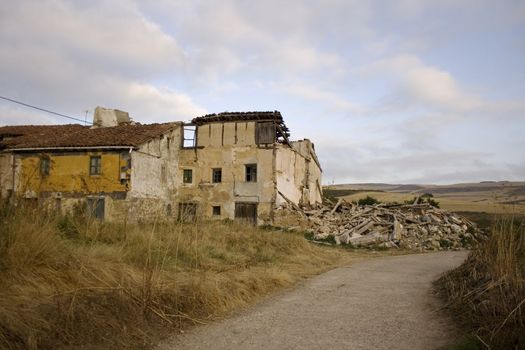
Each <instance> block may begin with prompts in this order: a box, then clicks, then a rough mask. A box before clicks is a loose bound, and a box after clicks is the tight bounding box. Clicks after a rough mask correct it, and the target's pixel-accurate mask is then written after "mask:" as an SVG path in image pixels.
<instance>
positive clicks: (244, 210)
mask: <svg viewBox="0 0 525 350" xmlns="http://www.w3.org/2000/svg"><path fill="white" fill-rule="evenodd" d="M235 220H241V221H245V222H248V223H250V224H252V225H255V224H256V223H257V203H235Z"/></svg>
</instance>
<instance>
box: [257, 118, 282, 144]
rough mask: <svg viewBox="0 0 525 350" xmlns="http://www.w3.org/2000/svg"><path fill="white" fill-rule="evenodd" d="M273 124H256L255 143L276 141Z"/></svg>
mask: <svg viewBox="0 0 525 350" xmlns="http://www.w3.org/2000/svg"><path fill="white" fill-rule="evenodd" d="M276 137H277V135H276V130H275V123H274V122H258V123H257V127H256V130H255V143H257V144H263V143H274V142H275V139H276Z"/></svg>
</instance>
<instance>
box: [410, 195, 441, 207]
mask: <svg viewBox="0 0 525 350" xmlns="http://www.w3.org/2000/svg"><path fill="white" fill-rule="evenodd" d="M433 197H434V195H433V194H432V193H423V194H422V195H421V196H419V197H414V198H412V199H409V200H406V201H405V202H404V203H405V204H414V203H415V204H424V203H426V204H429V205H431V206H433V207H434V208H439V202H438V201H436V200H435V199H434V198H433Z"/></svg>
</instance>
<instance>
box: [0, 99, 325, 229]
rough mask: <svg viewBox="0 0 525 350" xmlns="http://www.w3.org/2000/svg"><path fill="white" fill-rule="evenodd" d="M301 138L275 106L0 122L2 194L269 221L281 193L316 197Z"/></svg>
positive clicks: (39, 201) (316, 172) (106, 209)
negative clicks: (87, 120) (188, 118)
mask: <svg viewBox="0 0 525 350" xmlns="http://www.w3.org/2000/svg"><path fill="white" fill-rule="evenodd" d="M320 182H321V167H320V164H319V161H318V159H317V157H316V155H315V150H314V146H313V144H312V142H310V141H309V140H307V139H305V140H301V141H291V140H290V139H289V132H288V129H287V127H286V125H285V124H284V121H283V118H282V116H281V114H280V113H279V112H277V111H275V112H246V113H244V112H240V113H239V112H237V113H227V112H226V113H220V114H210V115H206V116H203V117H198V118H195V119H193V120H192V123H187V124H185V123H182V122H173V123H164V124H139V123H133V122H131V121H130V119H129V116H128V115H127V113H125V112H121V111H118V110H109V109H103V108H97V109H96V111H95V116H94V125H93V126H92V127H89V126H82V125H76V124H73V125H71V124H70V125H41V126H34V125H29V126H4V127H0V196H1V198H2V199H3V200H4V201H10V202H11V203H20V202H25V203H28V204H32V205H42V206H46V207H48V208H55V209H56V210H61V211H65V210H70V209H72V208H73V207H74V206H77V207H78V206H80V207H87V208H88V209H89V210H90V212H91V213H92V214H93V215H94V216H96V217H98V218H101V219H104V218H105V219H110V220H128V221H136V220H139V219H148V218H149V219H150V218H152V217H154V216H157V215H162V216H168V217H175V218H176V217H179V218H183V219H187V218H192V217H196V216H200V217H205V218H230V219H234V218H243V219H247V220H250V221H253V222H257V223H259V224H264V223H272V222H273V215H274V211H275V209H276V208H278V207H279V206H280V205H281V204H283V203H285V202H290V203H294V204H298V205H308V204H310V205H316V204H319V203H320V202H321V195H322V190H321V185H320Z"/></svg>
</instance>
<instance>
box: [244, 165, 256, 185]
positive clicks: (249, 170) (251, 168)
mask: <svg viewBox="0 0 525 350" xmlns="http://www.w3.org/2000/svg"><path fill="white" fill-rule="evenodd" d="M246 182H257V164H246Z"/></svg>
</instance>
